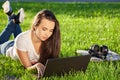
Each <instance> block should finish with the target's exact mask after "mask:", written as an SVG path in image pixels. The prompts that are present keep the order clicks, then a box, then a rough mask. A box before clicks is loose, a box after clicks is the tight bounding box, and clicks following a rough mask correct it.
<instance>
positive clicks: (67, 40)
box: [0, 2, 120, 80]
mask: <svg viewBox="0 0 120 80" xmlns="http://www.w3.org/2000/svg"><path fill="white" fill-rule="evenodd" d="M0 5H2V2H0ZM11 5H12V8H13V10H14V12H15V13H17V11H18V9H20V8H21V7H23V8H24V10H25V15H26V17H25V20H24V22H23V23H22V24H21V28H22V30H23V31H25V30H28V29H30V27H31V22H32V20H33V17H34V15H35V14H36V13H37V12H38V11H40V10H42V9H49V10H51V11H53V12H54V14H55V15H56V17H57V19H58V20H59V22H60V29H61V53H60V57H70V56H75V51H76V50H77V49H89V48H90V46H91V45H93V44H98V45H103V44H104V45H107V46H108V47H109V49H110V50H113V51H115V52H117V53H118V54H120V35H119V30H120V3H53V2H51V3H50V2H49V3H44V2H42V3H38V2H37V3H36V2H29V3H27V2H24V3H22V2H21V3H20V2H19V3H16V2H12V3H11ZM0 22H1V23H0V32H1V31H2V30H3V29H4V27H5V26H6V23H7V22H8V21H7V16H6V14H4V13H3V9H2V8H1V7H0ZM11 39H13V37H12V36H11ZM33 73H34V74H35V73H36V72H35V71H27V70H25V69H24V68H23V67H22V65H21V64H20V62H19V61H14V60H12V59H11V58H8V57H5V56H2V55H0V79H1V80H6V79H5V78H7V77H8V76H10V77H16V79H20V80H35V78H36V76H34V74H33ZM42 80H120V62H119V61H116V62H101V63H95V62H90V63H89V65H88V68H87V70H86V72H85V73H82V72H76V73H70V74H69V75H67V74H66V75H65V76H61V77H58V76H51V77H48V78H43V79H42Z"/></svg>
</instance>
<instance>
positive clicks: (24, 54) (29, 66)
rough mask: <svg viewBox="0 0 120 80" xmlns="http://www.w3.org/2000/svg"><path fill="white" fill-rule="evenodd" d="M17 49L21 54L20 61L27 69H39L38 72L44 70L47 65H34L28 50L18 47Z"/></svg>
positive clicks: (19, 54)
mask: <svg viewBox="0 0 120 80" xmlns="http://www.w3.org/2000/svg"><path fill="white" fill-rule="evenodd" d="M16 51H17V54H18V56H19V60H20V62H21V63H22V65H23V66H24V67H25V68H26V69H28V70H32V69H37V70H38V73H39V72H40V73H41V74H42V73H43V72H44V68H45V66H44V65H43V64H42V63H36V64H34V65H32V63H31V62H30V59H29V57H28V53H27V52H24V51H20V50H18V49H16Z"/></svg>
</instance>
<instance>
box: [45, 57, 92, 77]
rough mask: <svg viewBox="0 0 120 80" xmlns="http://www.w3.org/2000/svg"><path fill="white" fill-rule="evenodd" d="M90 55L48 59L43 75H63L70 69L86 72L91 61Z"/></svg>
mask: <svg viewBox="0 0 120 80" xmlns="http://www.w3.org/2000/svg"><path fill="white" fill-rule="evenodd" d="M90 57H91V56H90V55H84V56H74V57H67V58H55V59H48V60H47V62H46V68H45V71H44V75H43V77H50V76H54V75H55V76H61V75H64V74H68V73H69V72H70V71H83V72H85V71H86V69H87V66H88V64H89V62H90Z"/></svg>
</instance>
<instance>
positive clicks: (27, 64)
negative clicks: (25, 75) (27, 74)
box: [16, 49, 32, 68]
mask: <svg viewBox="0 0 120 80" xmlns="http://www.w3.org/2000/svg"><path fill="white" fill-rule="evenodd" d="M16 52H17V54H18V57H19V60H20V62H21V64H22V65H23V66H24V67H25V68H28V67H30V66H32V64H31V62H30V59H29V57H28V53H27V52H25V51H21V50H18V49H16Z"/></svg>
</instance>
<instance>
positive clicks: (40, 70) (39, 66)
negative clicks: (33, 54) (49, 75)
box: [35, 63, 45, 77]
mask: <svg viewBox="0 0 120 80" xmlns="http://www.w3.org/2000/svg"><path fill="white" fill-rule="evenodd" d="M35 66H36V68H37V71H38V77H42V76H43V74H44V70H45V66H44V65H43V64H41V63H36V64H35Z"/></svg>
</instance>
